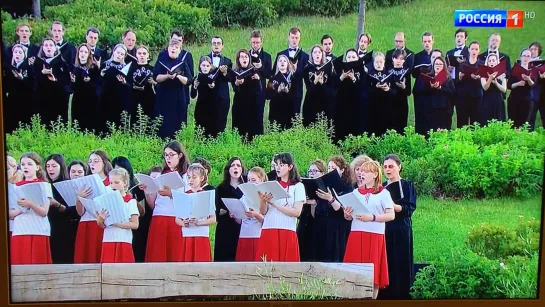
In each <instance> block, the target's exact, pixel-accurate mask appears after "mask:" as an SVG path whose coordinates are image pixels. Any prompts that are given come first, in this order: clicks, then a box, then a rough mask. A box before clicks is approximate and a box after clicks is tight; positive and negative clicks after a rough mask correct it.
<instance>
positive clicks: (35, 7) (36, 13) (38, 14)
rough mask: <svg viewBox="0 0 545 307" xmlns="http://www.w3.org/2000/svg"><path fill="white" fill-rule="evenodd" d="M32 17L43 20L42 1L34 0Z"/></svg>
mask: <svg viewBox="0 0 545 307" xmlns="http://www.w3.org/2000/svg"><path fill="white" fill-rule="evenodd" d="M32 15H34V18H36V19H40V18H42V12H41V7H40V0H32Z"/></svg>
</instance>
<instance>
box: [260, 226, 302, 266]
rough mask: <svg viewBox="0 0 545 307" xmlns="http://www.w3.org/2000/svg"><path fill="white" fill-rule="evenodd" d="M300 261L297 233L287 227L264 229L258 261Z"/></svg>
mask: <svg viewBox="0 0 545 307" xmlns="http://www.w3.org/2000/svg"><path fill="white" fill-rule="evenodd" d="M263 257H265V260H266V261H276V262H299V261H300V260H299V243H298V241H297V233H296V232H295V231H291V230H286V229H263V230H262V231H261V237H260V238H259V244H258V247H257V259H256V261H263Z"/></svg>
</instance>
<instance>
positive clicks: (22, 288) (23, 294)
mask: <svg viewBox="0 0 545 307" xmlns="http://www.w3.org/2000/svg"><path fill="white" fill-rule="evenodd" d="M100 271H101V265H100V264H55V265H12V266H11V289H10V290H11V301H12V302H14V303H22V302H57V301H89V300H91V301H95V300H97V301H98V300H101V291H102V290H101V273H100Z"/></svg>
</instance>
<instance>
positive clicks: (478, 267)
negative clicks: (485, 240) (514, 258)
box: [411, 250, 506, 299]
mask: <svg viewBox="0 0 545 307" xmlns="http://www.w3.org/2000/svg"><path fill="white" fill-rule="evenodd" d="M501 274H502V267H501V265H500V263H499V262H497V261H492V260H488V259H486V258H483V257H480V256H478V255H477V254H475V253H472V252H471V251H467V252H466V251H462V250H456V251H453V253H452V255H450V256H449V257H448V258H443V259H441V261H439V262H437V263H435V264H432V265H430V266H427V267H425V268H423V269H422V270H421V271H420V272H418V273H417V274H416V279H415V281H414V284H413V287H412V289H411V296H412V298H413V299H463V298H472V299H491V298H494V299H497V298H505V297H506V294H505V293H504V292H505V291H504V292H502V291H500V286H501V284H502V281H501V280H502V278H501Z"/></svg>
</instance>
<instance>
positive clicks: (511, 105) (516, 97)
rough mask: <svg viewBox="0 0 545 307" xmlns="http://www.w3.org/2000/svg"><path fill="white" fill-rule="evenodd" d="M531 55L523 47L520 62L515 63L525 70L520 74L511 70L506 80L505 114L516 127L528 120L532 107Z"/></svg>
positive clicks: (528, 50)
mask: <svg viewBox="0 0 545 307" xmlns="http://www.w3.org/2000/svg"><path fill="white" fill-rule="evenodd" d="M531 57H532V53H531V52H530V49H528V48H524V49H523V50H522V51H521V52H520V64H519V63H516V64H515V65H520V66H521V67H522V68H523V70H526V71H524V72H522V73H521V74H516V73H514V72H515V71H512V74H511V77H510V78H509V80H508V81H507V88H508V89H510V90H511V94H510V95H509V98H508V99H507V115H508V116H509V119H510V120H512V121H513V125H514V126H515V127H517V128H518V127H520V126H522V125H524V124H525V123H528V122H529V121H530V114H531V113H532V109H533V98H532V87H533V86H534V85H535V82H534V80H533V76H532V75H533V74H532V72H531V67H530V58H531ZM519 68H520V67H519ZM513 69H514V68H513Z"/></svg>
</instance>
